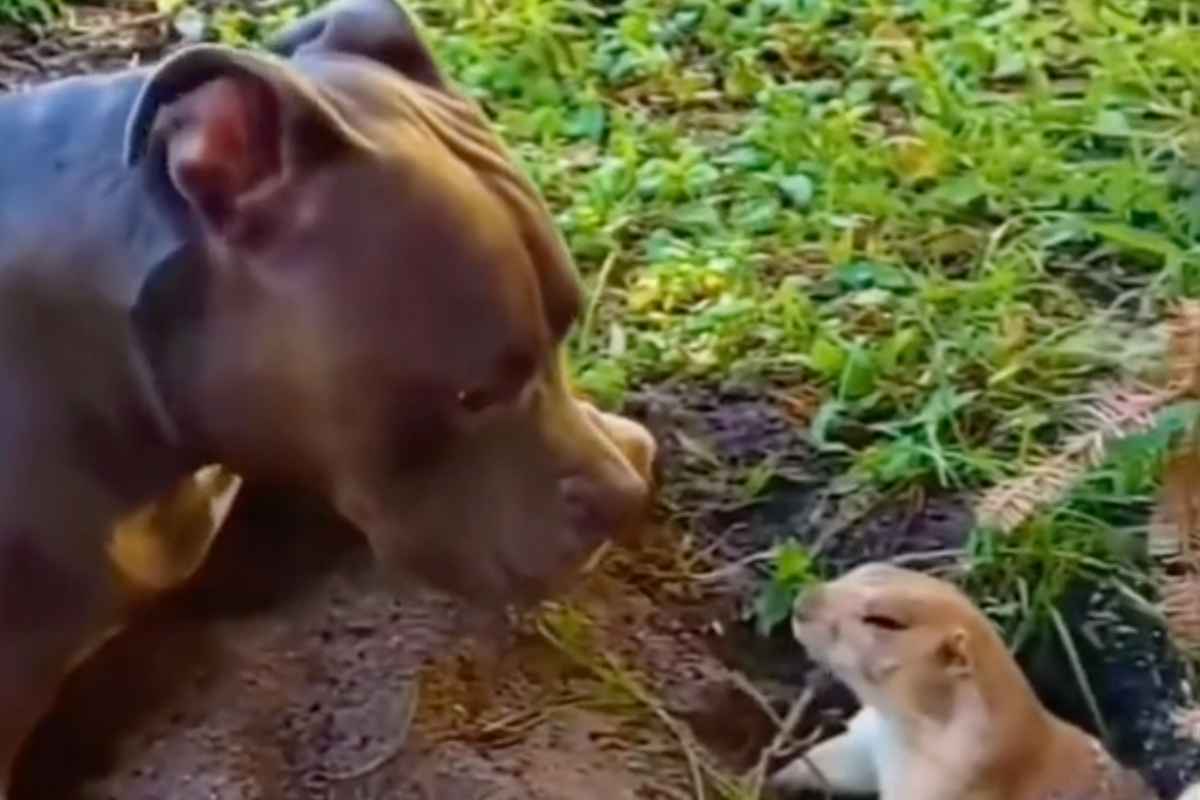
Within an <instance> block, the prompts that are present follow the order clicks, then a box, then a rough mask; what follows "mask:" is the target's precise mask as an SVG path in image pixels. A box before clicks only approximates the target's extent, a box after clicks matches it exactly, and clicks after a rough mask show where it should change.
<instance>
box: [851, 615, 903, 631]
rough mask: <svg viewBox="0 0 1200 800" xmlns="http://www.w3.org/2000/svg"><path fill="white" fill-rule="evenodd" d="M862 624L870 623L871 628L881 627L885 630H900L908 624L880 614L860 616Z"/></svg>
mask: <svg viewBox="0 0 1200 800" xmlns="http://www.w3.org/2000/svg"><path fill="white" fill-rule="evenodd" d="M862 621H863V624H864V625H870V626H871V627H872V628H882V629H883V630H885V631H902V630H904V629H905V628H907V627H908V626H907V625H905V624H904V623H903V622H901V621H900V620H897V619H893V618H891V617H886V616H884V615H882V614H867V615H866V616H864V617H863V618H862Z"/></svg>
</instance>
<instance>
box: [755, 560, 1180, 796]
mask: <svg viewBox="0 0 1200 800" xmlns="http://www.w3.org/2000/svg"><path fill="white" fill-rule="evenodd" d="M792 630H793V632H794V633H795V636H796V639H797V640H798V641H799V642H800V643H801V644H802V645H803V646H804V647H805V648H806V649H807V650H808V652H809V653H810V654H811V655H812V657H813V658H814V659H816V660H818V661H819V662H820V663H822V664H823V665H824V666H826V667H827V668H828V669H829V670H831V671H832V673H833V674H834V676H835V677H836V678H838V679H839V680H841V681H842V682H844V683H845V684H846V685H847V686H848V687H849V688H850V689H851V690H852V691H853V692H854V694H855V696H856V697H857V698H858V700H859V702H860V703H861V705H862V708H861V709H860V710H859V711H858V713H857V714H855V716H854V717H853V718H852V719H851V721H850V724H849V728H848V730H847V731H846V732H845V733H842V734H841V735H839V736H835V737H833V738H832V739H829V740H827V741H825V742H823V743H821V744H819V745H817V746H816V747H814V748H812V749H811V750H810V751H809V752H808V753H807V754H806V755H804V756H802V757H800V758H798V759H796V760H795V761H793V762H791V763H790V764H788V765H787V766H785V767H784V768H782V769H781V770H779V771H778V772H777V773H776V774H775V775H774V776H773V777H772V778H771V781H770V783H769V788H770V790H771V791H773V792H774V793H775V794H777V795H781V796H784V797H787V796H791V795H793V794H795V793H796V792H799V791H801V790H816V791H819V790H825V791H829V792H832V793H833V794H835V795H850V796H855V795H858V796H862V795H875V794H878V795H879V797H880V798H881V800H1154V798H1155V795H1154V793H1153V792H1152V791H1151V790H1150V788H1149V787H1148V786H1147V785H1146V784H1145V783H1144V782H1143V781H1142V780H1141V778H1140V777H1138V775H1137V774H1136V773H1134V772H1133V771H1132V770H1128V769H1125V768H1124V767H1122V766H1121V765H1120V764H1118V763H1117V762H1116V761H1115V759H1113V757H1112V756H1110V755H1109V754H1108V753H1107V752H1106V751H1105V750H1104V748H1103V747H1102V746H1101V745H1100V743H1099V742H1098V741H1097V740H1096V739H1094V738H1093V737H1091V736H1089V735H1087V734H1086V733H1085V732H1084V731H1082V730H1081V729H1079V728H1077V727H1075V726H1074V725H1071V724H1069V723H1067V722H1064V721H1063V720H1061V719H1059V718H1057V717H1055V716H1054V715H1053V714H1051V713H1050V712H1049V711H1047V710H1046V708H1045V707H1044V706H1043V705H1042V704H1041V702H1040V701H1039V700H1038V698H1037V696H1036V695H1035V694H1034V691H1033V689H1032V687H1031V686H1030V685H1029V682H1028V681H1027V679H1026V677H1025V675H1024V674H1023V673H1022V671H1021V669H1020V667H1018V665H1017V663H1016V661H1015V660H1014V659H1013V657H1012V655H1011V654H1010V653H1009V651H1008V648H1007V647H1006V646H1005V643H1004V641H1003V639H1001V637H1000V636H999V634H998V633H997V631H996V629H995V628H994V627H993V626H992V624H991V623H990V622H989V621H988V619H987V617H985V616H984V615H983V613H982V612H981V611H980V610H979V609H978V608H977V607H976V606H975V605H974V603H972V602H971V600H970V599H969V598H968V597H967V596H966V595H965V594H964V593H962V592H961V591H959V589H958V588H956V587H955V586H953V585H952V584H950V583H947V582H945V581H942V580H939V579H937V578H933V577H931V576H928V575H923V574H921V573H919V572H914V571H912V570H908V569H904V568H900V567H895V566H892V565H890V564H883V563H872V564H866V565H863V566H860V567H857V568H855V569H853V570H851V571H850V572H848V573H846V574H845V575H843V576H842V577H840V578H838V579H837V580H834V581H832V582H829V583H826V584H824V585H822V586H819V587H816V588H814V589H811V590H809V591H807V592H806V593H804V594H803V595H802V596H801V597H799V598H798V599H797V601H796V603H795V606H794V612H793V617H792ZM1188 791H1189V792H1192V791H1196V787H1193V788H1192V789H1189V790H1188ZM1185 796H1187V795H1185ZM1181 800H1182V799H1181Z"/></svg>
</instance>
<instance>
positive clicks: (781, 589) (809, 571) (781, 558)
mask: <svg viewBox="0 0 1200 800" xmlns="http://www.w3.org/2000/svg"><path fill="white" fill-rule="evenodd" d="M771 567H772V569H771V577H770V578H769V579H768V580H767V581H766V583H764V584H763V586H762V588H761V589H760V590H759V593H758V596H757V597H756V598H755V601H754V607H753V609H752V613H753V617H754V620H755V624H756V626H757V628H758V632H759V633H760V634H761V635H763V636H766V635H767V634H769V633H771V631H772V630H774V629H775V628H776V627H777V626H778V625H779V624H780V623H781V622H783V621H784V620H787V619H789V618H790V617H791V614H792V604H793V603H794V602H795V600H796V596H797V595H798V594H799V593H800V591H801V590H802V589H804V587H806V586H809V585H810V584H812V583H814V582H815V581H816V580H817V577H818V573H817V568H816V565H815V564H814V563H813V559H812V557H811V556H810V555H809V553H808V551H807V550H806V549H805V548H804V547H802V546H800V545H799V544H797V543H795V542H790V541H789V542H784V543H783V544H782V545H780V546H779V547H778V548H777V549H776V552H775V557H774V559H773V561H772V565H771Z"/></svg>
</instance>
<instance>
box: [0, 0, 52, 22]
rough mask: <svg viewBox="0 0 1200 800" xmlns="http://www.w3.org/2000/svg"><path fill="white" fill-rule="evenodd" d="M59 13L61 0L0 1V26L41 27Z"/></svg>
mask: <svg viewBox="0 0 1200 800" xmlns="http://www.w3.org/2000/svg"><path fill="white" fill-rule="evenodd" d="M61 11H62V2H61V0H0V25H21V26H25V25H42V24H45V23H48V22H51V21H52V20H54V19H55V18H56V17H57V16H58V14H59V13H60V12H61Z"/></svg>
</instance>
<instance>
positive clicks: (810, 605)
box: [792, 586, 821, 622]
mask: <svg viewBox="0 0 1200 800" xmlns="http://www.w3.org/2000/svg"><path fill="white" fill-rule="evenodd" d="M820 605H821V587H820V586H809V587H807V588H804V589H801V590H800V593H799V594H797V595H796V599H795V600H794V601H793V602H792V620H793V621H794V622H808V621H810V620H811V619H812V618H813V617H814V616H815V615H816V613H817V610H818V609H819V608H820Z"/></svg>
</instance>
